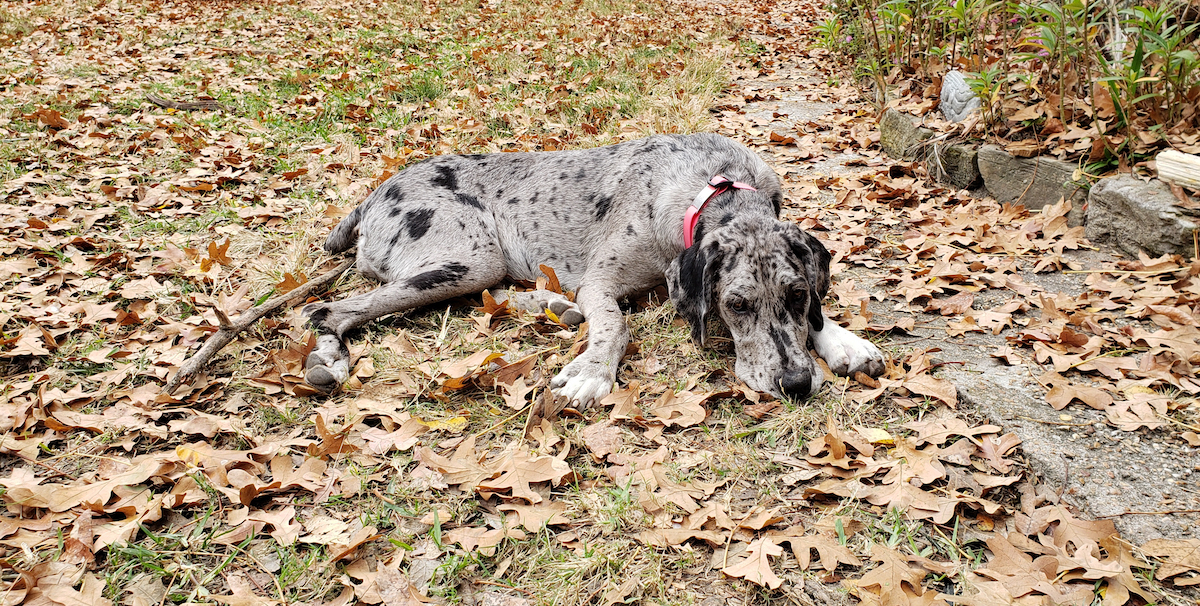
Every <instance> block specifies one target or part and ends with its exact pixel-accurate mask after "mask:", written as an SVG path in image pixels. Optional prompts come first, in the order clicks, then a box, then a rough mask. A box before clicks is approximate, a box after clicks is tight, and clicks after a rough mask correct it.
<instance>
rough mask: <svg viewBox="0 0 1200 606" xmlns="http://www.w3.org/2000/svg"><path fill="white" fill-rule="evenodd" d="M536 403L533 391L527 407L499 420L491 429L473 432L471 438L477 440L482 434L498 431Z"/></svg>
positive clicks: (535, 393)
mask: <svg viewBox="0 0 1200 606" xmlns="http://www.w3.org/2000/svg"><path fill="white" fill-rule="evenodd" d="M536 401H537V392H536V391H535V392H533V398H531V399H530V402H529V405H528V406H525V407H524V408H522V409H521V410H518V411H517V412H514V413H513V414H512V415H511V416H509V417H507V418H505V419H503V420H501V421H500V422H499V423H496V424H495V425H492V426H491V427H489V428H487V429H485V430H483V431H477V432H475V435H474V436H472V437H476V438H477V437H479V436H482V435H483V434H485V433H487V432H489V431H492V430H493V429H499V428H500V427H502V426H504V425H506V424H508V422H509V421H511V420H513V419H515V418H517V417H519V416H521V415H522V414H524V413H525V411H527V410H529V407H530V406H533V403H534V402H536Z"/></svg>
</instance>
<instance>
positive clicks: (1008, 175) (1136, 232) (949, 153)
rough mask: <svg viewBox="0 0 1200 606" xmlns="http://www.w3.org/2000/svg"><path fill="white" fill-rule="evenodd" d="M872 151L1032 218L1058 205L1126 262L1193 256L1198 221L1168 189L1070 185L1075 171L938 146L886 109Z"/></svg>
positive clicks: (994, 150)
mask: <svg viewBox="0 0 1200 606" xmlns="http://www.w3.org/2000/svg"><path fill="white" fill-rule="evenodd" d="M879 144H880V146H881V147H883V150H884V151H885V152H886V153H887V154H888V155H889V156H891V157H893V158H900V159H905V160H912V159H917V160H920V161H922V162H925V163H926V166H927V167H928V170H929V174H930V175H931V176H932V177H933V178H934V179H935V180H937V181H939V182H941V183H944V184H948V185H952V186H954V187H958V188H959V189H969V190H972V191H975V192H977V193H983V194H987V195H990V196H992V197H993V198H995V199H996V201H997V202H1000V203H1013V202H1017V201H1020V203H1021V204H1023V205H1024V206H1025V207H1026V208H1029V209H1030V210H1036V209H1040V208H1043V207H1045V206H1047V205H1050V204H1056V203H1058V201H1059V200H1060V199H1062V198H1063V197H1066V198H1068V199H1070V200H1071V201H1072V207H1073V208H1072V211H1071V214H1070V215H1068V217H1067V218H1068V221H1069V223H1070V224H1071V225H1072V226H1075V225H1083V226H1084V230H1085V235H1086V236H1087V238H1088V239H1089V240H1092V241H1093V242H1108V243H1111V244H1112V245H1114V246H1116V247H1117V248H1119V249H1121V250H1122V251H1124V252H1125V253H1127V254H1130V255H1134V256H1136V255H1137V252H1138V251H1139V250H1144V251H1145V252H1146V253H1148V254H1150V255H1152V256H1158V255H1162V254H1167V253H1170V254H1179V255H1183V256H1184V258H1190V257H1192V255H1194V254H1195V242H1196V240H1195V239H1194V238H1195V234H1196V230H1197V228H1198V223H1200V217H1198V216H1197V215H1196V214H1194V213H1193V214H1189V213H1188V211H1187V210H1186V209H1183V208H1181V207H1180V206H1179V205H1178V204H1177V201H1176V199H1175V196H1174V195H1173V194H1171V190H1170V187H1169V186H1168V185H1167V184H1166V183H1163V182H1162V181H1160V180H1158V179H1153V180H1151V181H1149V182H1145V181H1142V180H1140V179H1135V178H1133V177H1131V176H1129V175H1120V176H1116V177H1107V178H1104V179H1101V180H1100V181H1098V182H1096V183H1095V184H1093V185H1092V186H1091V188H1090V190H1089V189H1087V188H1086V187H1085V186H1083V185H1079V184H1077V183H1075V182H1074V181H1073V180H1072V176H1073V175H1074V173H1075V170H1076V166H1075V165H1074V164H1072V163H1069V162H1063V161H1061V160H1058V159H1055V158H1046V157H1036V158H1018V157H1016V156H1013V155H1012V154H1010V153H1008V152H1006V151H1004V150H1003V149H1001V148H1000V147H998V146H995V145H990V144H989V145H982V146H975V145H969V144H959V143H943V142H940V141H938V140H937V139H936V138H935V137H934V136H933V131H931V130H929V129H927V128H921V127H919V126H917V125H916V124H915V123H914V122H913V118H912V117H911V116H909V115H908V114H905V113H902V112H900V111H898V110H895V109H888V110H887V111H885V112H884V113H883V117H882V118H881V119H880V120H879Z"/></svg>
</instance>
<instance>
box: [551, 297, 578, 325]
mask: <svg viewBox="0 0 1200 606" xmlns="http://www.w3.org/2000/svg"><path fill="white" fill-rule="evenodd" d="M559 296H561V295H559ZM546 309H549V310H550V311H552V312H554V315H556V316H558V320H559V321H560V322H562V323H563V324H566V325H568V326H575V325H576V324H579V323H580V322H583V310H581V309H579V306H578V305H576V304H574V303H572V302H570V301H568V300H567V298H566V297H562V298H561V299H554V300H552V301H550V305H549V306H548V307H547V308H546Z"/></svg>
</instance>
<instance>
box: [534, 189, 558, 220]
mask: <svg viewBox="0 0 1200 606" xmlns="http://www.w3.org/2000/svg"><path fill="white" fill-rule="evenodd" d="M537 199H538V192H536V191H535V192H533V197H532V198H530V199H529V205H530V206H533V205H534V204H537ZM556 216H557V215H556Z"/></svg>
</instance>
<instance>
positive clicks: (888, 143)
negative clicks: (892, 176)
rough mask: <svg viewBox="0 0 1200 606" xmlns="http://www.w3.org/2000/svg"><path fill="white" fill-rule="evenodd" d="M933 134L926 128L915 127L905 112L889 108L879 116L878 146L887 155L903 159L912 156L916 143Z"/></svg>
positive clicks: (908, 158)
mask: <svg viewBox="0 0 1200 606" xmlns="http://www.w3.org/2000/svg"><path fill="white" fill-rule="evenodd" d="M931 136H933V132H932V131H930V130H929V129H927V128H917V125H916V124H914V123H913V119H912V118H911V117H910V116H909V115H908V114H906V113H904V112H902V111H899V110H896V109H892V108H889V109H887V110H886V111H884V112H883V116H881V117H880V118H879V146H880V147H882V148H883V151H885V152H887V155H889V156H891V157H893V158H897V159H903V160H910V159H912V158H913V156H914V154H915V152H916V149H917V145H918V144H919V143H920V142H922V141H924V140H926V139H928V138H929V137H931Z"/></svg>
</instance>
